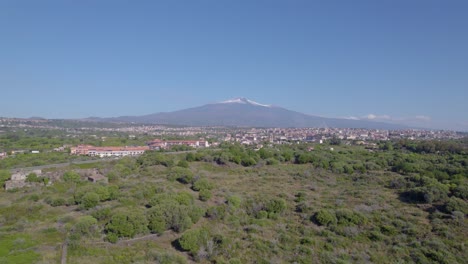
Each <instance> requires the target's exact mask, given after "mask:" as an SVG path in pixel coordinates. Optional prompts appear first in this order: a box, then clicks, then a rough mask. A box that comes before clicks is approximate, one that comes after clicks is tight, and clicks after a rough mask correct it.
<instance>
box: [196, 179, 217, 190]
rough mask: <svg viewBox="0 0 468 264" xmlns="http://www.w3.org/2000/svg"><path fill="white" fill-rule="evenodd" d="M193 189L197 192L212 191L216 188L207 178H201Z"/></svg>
mask: <svg viewBox="0 0 468 264" xmlns="http://www.w3.org/2000/svg"><path fill="white" fill-rule="evenodd" d="M192 188H193V190H195V191H200V190H211V189H213V188H214V184H213V183H212V182H210V181H209V180H208V179H206V178H200V179H198V180H197V181H195V183H194V184H193V187H192Z"/></svg>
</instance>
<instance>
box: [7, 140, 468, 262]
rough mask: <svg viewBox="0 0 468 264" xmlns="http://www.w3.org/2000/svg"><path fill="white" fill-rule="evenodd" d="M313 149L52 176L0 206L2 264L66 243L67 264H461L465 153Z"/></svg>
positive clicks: (150, 159) (231, 148) (167, 160)
mask: <svg viewBox="0 0 468 264" xmlns="http://www.w3.org/2000/svg"><path fill="white" fill-rule="evenodd" d="M310 147H311V146H310V145H307V144H304V145H301V144H298V145H289V146H288V145H281V146H268V145H267V144H265V146H264V147H263V148H260V149H259V150H255V148H254V147H246V146H242V145H239V144H232V145H231V144H222V145H221V146H220V149H218V150H209V149H208V150H200V151H196V152H190V153H183V154H179V155H167V154H165V153H163V152H158V151H151V152H147V153H145V154H144V155H142V156H140V157H137V158H124V159H120V160H116V161H112V162H107V163H105V164H104V163H103V164H100V165H99V170H100V171H101V172H102V173H103V174H105V175H106V176H107V177H108V178H109V183H107V184H104V183H92V182H88V181H85V180H84V179H83V178H82V177H81V176H80V174H79V173H77V171H76V170H74V168H73V167H68V168H62V169H59V170H60V172H61V173H62V174H61V175H63V177H62V178H61V180H60V181H57V182H54V183H52V184H51V185H44V184H38V185H37V186H36V187H33V188H26V189H20V190H15V191H10V192H5V191H2V192H0V236H1V237H0V238H1V239H0V241H1V242H0V244H1V245H0V262H5V263H21V262H18V260H19V259H21V260H24V261H23V263H37V262H40V261H42V262H43V263H56V262H58V261H59V257H58V256H60V254H61V245H62V244H63V243H65V242H67V243H68V245H69V249H68V251H69V252H68V262H69V263H154V262H156V263H191V262H199V263H397V262H400V263H464V262H465V260H466V259H467V257H468V255H467V253H466V252H467V251H466V250H465V246H466V245H465V244H466V235H467V231H466V230H467V218H466V216H467V214H468V201H467V199H468V166H467V165H468V155H467V152H466V148H464V145H463V144H458V143H446V144H445V143H435V142H434V143H433V144H431V143H430V142H429V143H428V142H417V141H414V142H413V141H401V142H393V143H392V142H380V143H379V144H378V146H377V148H374V149H372V150H369V149H366V148H364V147H362V146H346V145H344V144H343V142H339V141H338V140H337V141H336V142H334V145H333V148H334V150H333V151H331V150H330V146H329V145H318V144H317V145H314V149H313V150H311V148H310ZM9 176H10V175H9V172H8V171H0V180H2V179H8V177H9ZM39 178H40V177H38V176H37V175H36V176H34V175H30V176H28V180H29V181H31V182H40V181H41V179H39ZM26 234H28V235H26Z"/></svg>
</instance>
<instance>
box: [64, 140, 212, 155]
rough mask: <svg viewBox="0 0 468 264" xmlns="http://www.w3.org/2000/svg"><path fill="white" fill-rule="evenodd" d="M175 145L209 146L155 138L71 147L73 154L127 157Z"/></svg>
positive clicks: (204, 143) (203, 143)
mask: <svg viewBox="0 0 468 264" xmlns="http://www.w3.org/2000/svg"><path fill="white" fill-rule="evenodd" d="M173 146H188V147H193V148H200V147H208V146H209V143H208V141H206V140H160V139H155V140H152V141H149V142H147V146H125V147H95V146H91V145H78V146H76V147H71V148H70V154H72V155H87V156H93V157H101V158H104V157H125V156H138V155H141V154H143V153H144V152H145V151H147V150H160V149H169V148H171V147H173Z"/></svg>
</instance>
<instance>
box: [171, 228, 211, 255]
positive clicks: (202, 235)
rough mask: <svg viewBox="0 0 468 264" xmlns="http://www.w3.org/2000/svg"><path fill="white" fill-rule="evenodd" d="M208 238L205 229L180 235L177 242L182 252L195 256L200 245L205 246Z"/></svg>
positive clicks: (193, 230)
mask: <svg viewBox="0 0 468 264" xmlns="http://www.w3.org/2000/svg"><path fill="white" fill-rule="evenodd" d="M209 236H210V234H209V231H208V230H207V229H205V228H199V229H192V230H188V231H186V232H185V233H184V234H182V236H181V237H180V238H179V239H178V240H177V241H178V244H179V245H180V247H181V248H182V249H183V250H185V251H189V252H190V253H192V254H195V253H197V252H198V250H199V249H200V247H201V246H202V245H204V244H206V242H207V241H208V239H209Z"/></svg>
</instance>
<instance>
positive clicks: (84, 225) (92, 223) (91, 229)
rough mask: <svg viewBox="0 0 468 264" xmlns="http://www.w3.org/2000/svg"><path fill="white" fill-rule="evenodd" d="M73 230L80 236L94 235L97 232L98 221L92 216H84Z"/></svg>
mask: <svg viewBox="0 0 468 264" xmlns="http://www.w3.org/2000/svg"><path fill="white" fill-rule="evenodd" d="M73 230H74V232H77V233H79V234H80V235H92V234H93V233H95V232H96V231H97V220H96V218H94V217H92V216H90V215H87V216H83V217H81V218H80V219H78V222H77V223H76V224H75V226H74V227H73Z"/></svg>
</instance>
